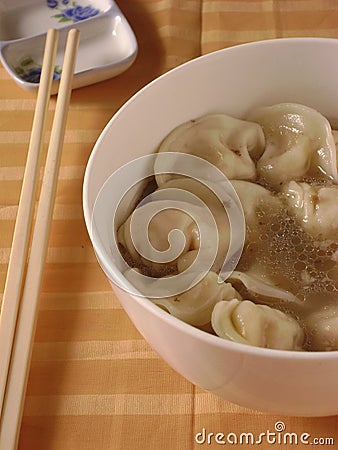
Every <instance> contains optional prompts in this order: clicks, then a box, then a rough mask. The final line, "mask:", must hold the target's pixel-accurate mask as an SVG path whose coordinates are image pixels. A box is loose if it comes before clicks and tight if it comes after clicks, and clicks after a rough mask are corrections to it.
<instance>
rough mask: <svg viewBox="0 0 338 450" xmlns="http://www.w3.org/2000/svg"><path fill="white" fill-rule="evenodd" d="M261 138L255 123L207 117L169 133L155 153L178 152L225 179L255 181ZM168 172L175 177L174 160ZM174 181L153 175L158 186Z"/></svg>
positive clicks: (164, 176) (261, 132) (261, 150)
mask: <svg viewBox="0 0 338 450" xmlns="http://www.w3.org/2000/svg"><path fill="white" fill-rule="evenodd" d="M264 144H265V141H264V134H263V130H262V128H261V127H260V126H259V125H257V124H256V123H250V122H248V121H244V120H239V119H236V118H233V117H230V116H227V115H225V114H210V115H206V116H203V117H201V118H198V119H195V120H190V121H189V122H186V123H184V124H182V125H180V126H178V127H177V128H175V129H174V130H173V131H171V132H170V133H169V134H168V135H167V136H166V137H165V139H164V140H163V141H162V143H161V145H160V146H159V149H158V152H180V153H187V154H191V155H194V156H198V157H200V158H202V159H205V160H207V161H209V162H210V163H211V164H213V165H214V166H216V167H217V168H218V169H219V170H220V171H221V172H223V173H224V174H225V175H226V176H227V177H228V178H229V179H244V180H255V179H256V167H255V162H254V161H255V160H257V159H258V158H259V157H260V156H261V154H262V153H263V150H264ZM168 172H170V173H175V159H174V157H173V158H172V165H171V167H168ZM173 177H175V176H174V175H171V174H168V175H166V174H160V175H156V181H157V183H158V185H159V186H161V185H162V184H163V183H165V182H166V181H168V180H169V179H171V178H173Z"/></svg>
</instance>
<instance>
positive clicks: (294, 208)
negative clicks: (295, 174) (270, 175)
mask: <svg viewBox="0 0 338 450" xmlns="http://www.w3.org/2000/svg"><path fill="white" fill-rule="evenodd" d="M282 193H283V195H284V198H285V200H286V203H287V206H288V208H289V210H290V211H291V213H292V214H293V215H294V216H295V217H296V218H297V220H298V222H299V224H300V225H301V226H302V228H303V229H304V231H305V232H307V233H308V234H309V235H310V236H312V237H314V238H315V239H330V240H336V241H338V185H331V186H325V185H311V184H308V183H305V182H300V183H297V182H296V181H290V182H289V183H286V184H285V185H283V187H282Z"/></svg>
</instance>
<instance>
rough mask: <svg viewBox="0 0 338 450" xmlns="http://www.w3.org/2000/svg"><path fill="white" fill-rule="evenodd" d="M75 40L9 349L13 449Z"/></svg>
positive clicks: (2, 427) (3, 435)
mask: <svg viewBox="0 0 338 450" xmlns="http://www.w3.org/2000/svg"><path fill="white" fill-rule="evenodd" d="M78 43H79V30H77V29H72V30H70V31H69V33H68V38H67V45H66V50H65V57H64V62H63V68H62V74H61V80H60V87H59V93H58V97H57V102H56V108H55V115H54V121H53V126H52V132H51V137H50V143H49V147H48V153H47V160H46V165H45V171H44V177H43V181H42V187H41V194H40V199H39V205H38V209H37V215H36V221H35V226H34V230H33V235H32V244H31V250H30V255H29V259H28V265H27V272H26V278H25V283H24V287H23V292H22V297H21V305H20V310H19V315H18V322H17V327H16V332H15V339H14V345H13V349H12V358H11V362H10V370H9V376H8V379H7V385H6V392H5V398H4V404H3V413H2V418H1V422H0V450H12V449H13V450H14V449H15V448H17V444H18V438H19V431H20V425H21V418H22V411H23V405H24V398H25V392H26V386H27V378H28V373H29V366H30V360H31V353H32V345H33V339H34V334H35V328H36V319H37V312H38V305H39V294H40V285H41V279H42V274H43V266H44V263H45V259H46V253H47V245H48V239H49V230H50V223H51V218H52V213H53V206H54V201H55V193H56V186H57V179H58V173H59V167H60V159H61V149H62V146H63V140H64V134H65V128H66V121H67V114H68V107H69V101H70V95H71V84H72V77H73V73H74V68H75V60H76V53H77V47H78Z"/></svg>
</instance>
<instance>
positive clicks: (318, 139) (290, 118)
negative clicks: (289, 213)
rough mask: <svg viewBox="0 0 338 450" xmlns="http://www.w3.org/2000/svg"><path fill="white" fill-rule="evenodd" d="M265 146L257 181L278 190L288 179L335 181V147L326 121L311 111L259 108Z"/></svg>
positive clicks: (289, 105)
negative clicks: (306, 178)
mask: <svg viewBox="0 0 338 450" xmlns="http://www.w3.org/2000/svg"><path fill="white" fill-rule="evenodd" d="M248 119H249V120H251V121H253V122H257V123H259V124H260V125H261V126H262V128H263V131H264V135H265V140H266V146H265V150H264V153H263V154H262V156H261V158H260V159H259V160H258V163H257V171H258V174H259V176H260V178H261V179H262V180H263V181H264V182H265V183H268V184H269V185H270V186H273V187H275V188H277V187H278V186H279V185H280V184H281V183H283V182H286V181H289V180H303V179H304V178H305V177H317V178H318V177H319V178H324V179H328V180H333V181H338V175H337V163H336V159H337V157H336V147H335V142H334V138H333V136H332V130H331V126H330V123H329V121H328V120H327V119H326V118H325V117H324V116H322V115H321V114H320V113H319V112H317V111H316V110H314V109H312V108H308V107H306V106H303V105H298V104H295V103H280V104H277V105H273V106H268V107H262V108H258V109H257V110H255V111H254V112H252V113H251V114H250V115H249V117H248Z"/></svg>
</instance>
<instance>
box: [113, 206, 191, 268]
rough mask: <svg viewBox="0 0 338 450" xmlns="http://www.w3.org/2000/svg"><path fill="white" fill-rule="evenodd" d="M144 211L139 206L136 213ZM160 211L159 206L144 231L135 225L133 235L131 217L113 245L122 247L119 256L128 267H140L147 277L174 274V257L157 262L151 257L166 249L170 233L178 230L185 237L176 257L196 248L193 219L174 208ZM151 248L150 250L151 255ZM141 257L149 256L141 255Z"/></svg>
mask: <svg viewBox="0 0 338 450" xmlns="http://www.w3.org/2000/svg"><path fill="white" fill-rule="evenodd" d="M144 208H145V206H141V207H140V208H138V211H139V212H141V214H142V209H144ZM160 209H161V208H160V205H159V212H158V213H157V214H156V215H155V216H154V217H153V218H152V219H151V221H150V222H149V226H148V229H147V228H146V227H143V226H139V227H136V229H135V230H134V232H133V230H132V229H131V220H132V214H131V215H130V216H129V217H128V219H127V220H126V221H125V222H124V223H123V224H122V225H121V226H120V227H119V229H118V232H117V242H118V243H119V245H120V247H122V253H123V256H124V258H125V259H126V260H127V262H128V264H129V265H130V266H131V267H138V268H140V269H141V270H142V271H143V272H144V273H145V274H148V275H149V274H150V275H151V276H164V275H166V274H167V273H172V272H176V262H177V258H173V259H172V260H171V261H168V262H165V263H164V262H163V263H161V262H156V257H155V253H156V251H159V252H165V251H166V250H168V248H169V241H168V236H169V233H170V232H171V231H172V230H175V229H176V230H180V231H181V232H182V233H183V235H184V238H185V242H184V243H183V248H181V251H180V253H179V254H184V253H186V252H188V251H189V250H192V249H198V248H199V230H198V227H197V225H196V223H195V221H194V220H193V218H192V217H191V216H190V215H189V214H187V213H185V212H184V211H180V210H177V209H164V210H162V211H161V210H160ZM152 248H154V252H153V254H152V251H151V249H152ZM139 250H140V251H139ZM145 254H147V255H149V257H144V256H142V255H145ZM178 256H179V255H178ZM178 256H177V257H178Z"/></svg>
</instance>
